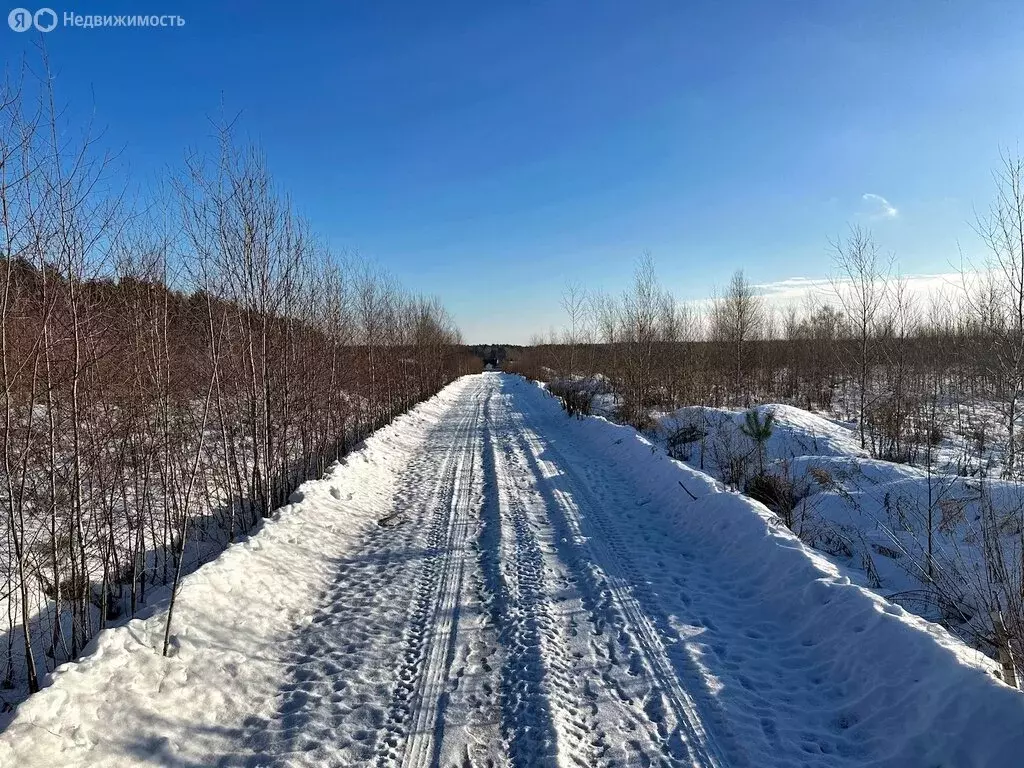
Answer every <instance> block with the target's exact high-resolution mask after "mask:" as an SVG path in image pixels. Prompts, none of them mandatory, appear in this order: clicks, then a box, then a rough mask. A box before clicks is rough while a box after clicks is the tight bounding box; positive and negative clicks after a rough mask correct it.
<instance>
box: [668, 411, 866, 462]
mask: <svg viewBox="0 0 1024 768" xmlns="http://www.w3.org/2000/svg"><path fill="white" fill-rule="evenodd" d="M753 410H755V411H757V412H758V414H759V415H760V416H761V417H762V418H763V417H764V415H765V414H766V413H769V412H770V413H773V414H775V428H774V430H773V432H772V436H771V437H770V438H769V439H768V441H767V443H766V448H767V451H768V454H769V455H770V456H772V457H773V458H776V459H779V458H790V457H794V456H865V455H866V454H865V452H864V451H863V450H861V447H860V438H859V437H858V435H857V434H856V433H855V432H854V431H853V430H852V429H850V428H849V427H847V426H844V425H843V424H840V423H838V422H835V421H832V420H831V419H827V418H825V417H824V416H819V415H818V414H815V413H810V412H809V411H805V410H802V409H800V408H795V407H793V406H791V405H783V404H779V403H774V404H767V405H759V406H757V407H755V408H754V409H753ZM746 413H747V412H746V411H745V410H740V411H734V410H730V409H727V408H710V407H707V406H699V405H694V406H686V407H683V408H679V409H678V410H676V411H673V412H672V413H667V414H660V415H658V416H657V419H656V420H657V422H658V425H659V432H660V433H661V434H663V435H668V434H671V433H672V432H674V431H675V430H677V429H679V428H680V427H686V426H688V427H696V428H698V429H702V430H704V431H706V432H708V434H709V436H710V437H711V439H713V440H729V439H731V438H735V440H736V441H737V442H739V443H742V444H743V445H744V446H746V447H749V442H750V441H749V439H748V438H747V437H746V436H744V435H743V434H742V433H741V432H740V427H741V426H742V425H743V423H744V419H745V418H746ZM698 447H699V446H698Z"/></svg>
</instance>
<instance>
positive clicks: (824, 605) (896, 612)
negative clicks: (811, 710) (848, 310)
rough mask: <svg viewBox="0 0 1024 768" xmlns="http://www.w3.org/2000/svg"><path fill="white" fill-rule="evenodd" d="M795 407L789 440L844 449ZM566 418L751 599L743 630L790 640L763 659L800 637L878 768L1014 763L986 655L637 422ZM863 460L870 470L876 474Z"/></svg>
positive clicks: (1012, 721) (1017, 725) (1017, 736)
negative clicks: (670, 449) (880, 591)
mask: <svg viewBox="0 0 1024 768" xmlns="http://www.w3.org/2000/svg"><path fill="white" fill-rule="evenodd" d="M548 407H551V408H557V404H555V403H553V402H551V403H550V404H549V406H548ZM769 407H771V408H780V407H779V406H769ZM684 410H685V409H684ZM703 410H708V409H703ZM790 410H792V411H798V409H782V411H781V413H780V414H779V417H780V420H784V422H785V423H786V424H788V425H789V429H788V430H784V431H786V432H788V433H789V434H788V435H785V436H784V437H783V440H785V441H789V440H794V439H795V438H793V435H794V434H798V435H799V436H800V439H801V440H802V439H804V438H806V437H807V436H808V435H813V437H814V439H815V440H817V445H818V450H819V451H834V452H845V453H849V452H850V450H851V444H850V438H849V436H848V435H846V434H844V432H843V431H841V430H843V429H844V428H842V427H838V426H836V425H833V427H835V428H834V429H831V430H829V429H826V428H825V425H826V424H827V423H830V422H826V420H817V417H812V418H807V417H806V416H803V415H801V413H802V412H797V413H792V412H790ZM722 413H728V414H730V417H732V414H731V413H730V412H722ZM808 416H810V414H808ZM571 423H572V424H573V426H571V427H569V428H570V429H574V430H578V431H579V432H580V433H582V434H583V436H584V438H585V441H586V443H587V444H588V446H589V447H590V448H591V449H593V450H594V451H596V452H598V453H599V454H603V455H604V456H606V457H607V458H608V459H609V460H611V461H613V462H615V463H616V464H617V465H619V466H622V467H624V468H625V469H626V471H628V472H630V474H631V475H632V476H633V477H635V478H636V480H637V483H638V484H639V485H640V487H641V489H642V491H643V492H646V493H649V494H650V497H651V500H652V501H655V502H657V504H651V505H650V507H651V508H656V507H661V508H663V509H669V510H674V514H673V515H672V524H673V525H674V527H675V530H676V531H677V533H678V536H679V537H680V540H681V541H683V542H685V543H686V545H687V546H688V547H689V548H691V549H692V550H693V551H694V552H699V553H700V560H701V562H702V564H705V565H706V566H707V567H708V568H709V569H711V570H712V571H713V579H714V580H715V581H717V582H719V583H727V584H728V585H729V590H730V592H733V593H736V594H742V595H746V596H748V597H749V600H750V602H751V603H752V604H755V605H756V606H757V614H756V615H750V616H749V617H748V618H749V622H750V625H755V624H756V623H757V622H759V621H768V622H770V623H773V624H775V623H777V624H781V625H782V626H784V627H786V628H787V631H786V633H785V641H784V642H782V643H779V645H778V647H766V648H763V649H762V651H763V653H764V654H765V657H766V658H770V657H771V658H779V657H785V655H786V653H787V647H792V646H796V645H797V644H799V645H800V646H801V647H806V648H813V649H814V650H815V651H816V659H817V662H816V665H815V667H814V668H813V670H812V671H811V672H810V675H811V680H810V682H811V683H813V684H818V683H820V682H822V681H833V682H832V684H833V685H837V686H838V689H839V690H838V691H837V693H838V694H839V696H838V698H839V699H841V701H843V702H845V705H844V706H843V707H841V708H840V710H839V711H837V713H836V717H837V723H838V727H839V728H840V729H843V730H848V732H849V733H850V735H851V738H852V739H854V740H858V739H860V740H864V739H870V740H872V741H873V742H875V741H878V740H881V741H882V743H883V744H884V745H885V747H884V749H883V751H885V750H888V754H889V757H888V758H887V759H886V760H884V761H882V762H877V763H873V764H875V765H886V766H893V767H895V766H908V765H921V766H950V767H952V766H957V767H958V768H961V767H963V766H979V767H980V766H1010V765H1019V764H1021V755H1022V754H1024V696H1022V695H1021V694H1020V693H1018V692H1016V691H1014V690H1012V689H1011V688H1009V687H1008V686H1006V685H1004V684H1002V683H1001V682H1000V681H998V680H997V679H996V678H995V677H994V675H993V670H994V668H995V665H994V663H993V662H992V661H991V660H990V659H988V658H986V657H985V656H983V655H982V654H980V653H979V652H977V651H974V650H972V649H970V648H968V647H967V646H965V645H964V644H963V643H961V642H959V641H958V640H957V639H956V638H954V637H953V636H952V635H950V634H949V633H948V632H947V631H946V630H945V629H943V628H942V627H940V626H938V625H937V624H933V623H930V622H928V621H925V620H924V619H922V618H919V617H917V616H914V615H912V614H910V613H908V612H906V611H905V610H903V609H902V608H900V607H899V606H897V605H894V604H892V603H890V602H888V601H886V600H885V599H884V598H882V597H880V596H879V595H877V594H875V593H874V592H872V591H870V590H869V589H866V588H864V587H861V586H858V585H857V584H854V583H853V582H852V580H851V579H850V574H849V572H848V571H847V570H846V569H844V568H843V567H841V566H839V565H837V564H836V563H834V562H832V561H831V560H830V559H828V558H827V557H826V556H824V555H822V554H821V553H819V552H816V551H815V550H813V549H811V548H810V547H808V546H806V545H804V544H803V543H802V542H801V541H800V540H799V539H798V538H797V537H796V536H795V535H794V534H793V533H791V532H790V531H789V530H788V529H786V528H785V527H784V526H783V525H781V523H780V521H779V520H778V518H777V517H776V516H775V515H774V514H773V513H772V512H771V511H769V510H768V509H767V508H765V507H764V506H763V505H761V504H759V503H758V502H755V501H752V500H750V499H748V498H746V497H744V496H741V495H739V494H736V493H732V492H729V491H727V490H726V489H725V487H724V486H723V485H722V484H721V483H719V482H717V481H715V480H713V479H712V478H710V477H709V476H707V475H705V474H703V473H701V472H698V471H697V470H695V469H692V468H690V467H688V466H687V465H685V464H683V463H681V462H678V461H675V460H673V459H671V458H669V457H668V456H667V455H665V454H664V453H663V452H662V450H661V449H659V448H658V447H657V446H655V445H653V444H652V443H651V442H650V441H649V440H647V439H646V438H644V437H642V436H641V435H639V434H638V433H637V432H636V431H635V430H633V429H632V428H629V427H625V426H620V425H616V424H612V423H610V422H608V421H606V420H604V419H602V418H600V417H591V418H588V419H584V420H581V421H573V422H571ZM846 432H848V430H846ZM854 447H856V446H854ZM857 450H859V448H857ZM844 461H852V460H851V459H844ZM860 461H862V460H858V462H860ZM866 466H867V472H868V473H870V472H871V471H872V470H876V471H877V470H878V468H877V467H874V466H873V465H872V464H870V463H868V464H867V465H866ZM912 473H913V470H908V471H907V472H906V473H905V474H908V475H909V474H912ZM691 495H692V496H695V497H696V500H692V499H691ZM766 642H767V640H766ZM835 681H838V682H835ZM741 682H742V681H741ZM814 764H818V763H814Z"/></svg>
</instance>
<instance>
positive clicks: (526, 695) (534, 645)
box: [484, 393, 599, 766]
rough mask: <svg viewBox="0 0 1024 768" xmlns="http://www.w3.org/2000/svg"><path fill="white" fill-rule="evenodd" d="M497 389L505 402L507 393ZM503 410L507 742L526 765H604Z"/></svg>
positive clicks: (500, 576) (497, 461) (499, 606)
mask: <svg viewBox="0 0 1024 768" xmlns="http://www.w3.org/2000/svg"><path fill="white" fill-rule="evenodd" d="M494 397H496V398H497V399H498V401H499V403H501V404H502V405H504V398H502V397H500V396H499V395H497V393H496V394H495V396H494ZM492 399H493V398H492ZM496 410H497V413H498V414H500V418H498V419H492V418H490V417H492V416H493V415H494V411H493V410H491V409H490V408H488V417H489V418H488V419H487V422H486V423H485V427H484V429H485V440H484V457H485V463H484V472H485V482H487V483H488V485H489V486H490V485H492V484H493V486H494V488H495V489H496V490H495V493H496V495H497V499H496V502H495V504H493V505H490V506H489V507H488V525H487V530H488V533H489V534H490V535H489V536H488V537H487V541H486V544H487V551H488V556H487V557H486V558H485V560H484V565H485V569H486V570H485V577H486V578H487V579H488V581H489V582H490V583H491V585H492V586H491V592H492V593H493V594H494V601H493V604H492V611H493V614H494V617H495V623H496V624H497V625H498V626H499V628H500V635H499V636H500V638H501V646H502V652H503V654H504V660H503V664H502V668H501V718H502V732H503V735H504V741H505V745H506V749H507V752H508V754H509V755H510V757H511V758H512V762H513V763H514V764H515V765H518V766H557V765H561V764H563V763H562V761H561V760H560V757H561V756H562V755H568V756H570V758H571V759H573V760H574V762H576V764H578V765H581V766H596V765H598V764H599V761H598V755H597V754H596V752H595V751H594V750H592V749H590V747H589V745H588V744H587V742H586V734H587V724H586V723H582V722H580V720H579V716H578V714H577V713H578V711H579V710H580V706H581V692H580V691H579V690H577V688H578V686H577V685H576V684H575V683H574V681H573V678H572V676H571V673H570V669H571V661H570V658H571V657H570V653H569V650H568V648H567V647H566V644H565V638H564V637H562V635H561V633H560V628H559V625H558V623H557V622H556V621H555V619H554V618H553V615H552V614H553V608H552V605H551V595H550V584H549V583H548V578H547V576H546V572H545V571H546V568H545V563H544V555H543V552H542V551H541V547H540V544H539V542H538V539H537V535H536V533H535V532H534V530H533V527H532V525H531V522H530V520H529V518H528V515H527V514H526V509H525V506H524V505H523V503H522V495H523V491H524V489H523V488H522V487H521V486H520V485H519V484H518V483H516V482H515V478H516V474H515V473H514V472H512V471H511V469H512V467H511V464H510V461H509V451H510V447H511V440H512V436H511V435H510V433H509V423H508V416H507V407H499V408H498V409H496ZM492 421H493V423H494V429H493V430H492V428H491V424H492ZM499 442H501V443H503V444H504V449H503V450H502V449H499V445H498V443H499Z"/></svg>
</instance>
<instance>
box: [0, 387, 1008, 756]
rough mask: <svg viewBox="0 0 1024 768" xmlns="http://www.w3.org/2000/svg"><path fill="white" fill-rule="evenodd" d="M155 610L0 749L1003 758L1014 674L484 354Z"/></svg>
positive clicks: (719, 490) (55, 692)
mask: <svg viewBox="0 0 1024 768" xmlns="http://www.w3.org/2000/svg"><path fill="white" fill-rule="evenodd" d="M680 484H682V485H683V486H685V490H684V489H683V488H682V487H681V485H680ZM690 494H692V495H693V496H696V497H697V500H696V501H693V500H691V498H690ZM380 520H384V521H385V524H384V525H380V524H378V521H380ZM163 621H164V615H163V614H157V615H154V616H152V617H149V618H146V619H140V620H135V621H132V622H131V623H130V624H128V625H126V626H124V627H120V628H116V629H111V630H106V631H104V632H102V633H100V635H99V636H98V637H97V639H96V640H95V641H94V642H93V644H92V645H91V647H90V648H89V649H88V651H87V655H86V656H85V658H83V659H82V660H81V661H80V662H78V663H73V664H67V665H64V666H63V667H61V668H60V669H59V670H58V671H57V672H56V673H55V674H54V675H53V676H52V680H51V681H50V684H49V686H48V687H47V688H46V689H44V690H43V691H42V692H41V693H39V694H36V695H35V696H32V697H31V698H30V699H29V700H28V701H26V702H25V703H24V704H22V705H21V707H20V708H19V710H18V712H17V714H16V716H15V718H14V719H13V722H12V723H11V724H10V726H9V727H8V728H7V729H6V731H4V732H3V733H2V734H0V765H2V766H19V767H20V768H29V767H31V766H40V767H42V766H45V767H46V768H53V767H54V766H69V767H71V766H83V767H84V766H96V767H103V766H134V765H161V766H172V767H177V768H191V767H198V766H251V767H253V768H255V767H256V766H286V765H289V766H291V765H293V766H323V765H331V766H356V765H378V766H398V765H402V766H428V765H439V766H452V765H455V766H478V765H479V766H483V765H495V766H511V765H516V766H605V765H607V766H610V765H626V766H633V765H635V766H641V765H642V766H647V765H669V766H689V765H697V766H759V767H760V766H893V767H894V768H895V767H896V766H901V767H905V766H911V767H912V766H922V767H924V766H928V767H929V768H935V767H937V766H949V767H950V768H952V767H953V766H956V767H957V768H965V767H967V768H970V767H971V766H1012V765H1019V764H1020V763H1021V755H1024V696H1021V695H1020V694H1018V693H1017V692H1015V691H1012V690H1011V689H1010V688H1008V687H1006V686H1004V685H1003V684H1002V683H1000V682H998V681H996V680H995V679H994V678H993V676H992V675H991V662H989V661H988V660H987V659H984V658H983V657H981V656H980V655H979V654H976V653H974V652H972V651H970V650H969V649H967V648H966V647H965V646H963V645H962V644H960V643H958V642H957V641H956V640H954V639H953V638H952V637H951V636H950V635H949V634H948V633H947V632H945V630H943V629H941V628H940V627H938V626H936V625H934V624H930V623H928V622H926V621H924V620H923V619H919V618H917V617H914V616H911V615H910V614H908V613H906V612H905V611H903V610H902V609H900V608H899V607H896V606H893V605H892V604H890V603H888V602H886V601H885V600H884V599H882V598H881V597H879V596H877V595H875V594H873V593H872V592H870V591H868V590H866V589H863V588H861V587H859V586H856V585H855V584H852V583H851V582H850V579H849V578H847V576H846V575H844V573H843V572H842V571H841V570H840V568H839V567H837V566H836V565H834V564H833V563H831V562H830V561H829V560H827V559H826V558H825V557H824V556H822V555H820V554H818V553H816V552H814V551H813V550H811V549H809V548H808V547H806V546H804V545H803V544H801V543H800V541H799V540H798V539H796V537H795V536H793V535H792V534H791V533H790V532H789V531H788V530H786V529H784V528H783V527H781V526H780V525H778V523H777V520H776V519H775V518H774V516H773V515H772V514H771V513H770V512H768V510H766V509H765V508H764V507H762V506H761V505H759V504H757V503H756V502H753V501H750V500H748V499H745V498H744V497H742V496H739V495H737V494H734V493H729V492H727V491H725V490H724V488H723V487H722V486H721V484H719V483H717V482H716V481H714V480H712V479H711V478H710V477H708V476H707V475H705V474H702V473H700V472H698V471H696V470H694V469H691V468H689V467H686V466H685V465H683V464H681V463H679V462H676V461H674V460H671V459H669V458H668V457H667V456H665V455H664V454H663V453H662V452H661V451H660V450H659V449H656V448H655V447H654V446H652V445H651V444H650V443H649V442H648V441H647V440H646V439H644V438H643V437H641V436H640V435H638V434H637V433H636V432H635V431H633V430H631V429H629V428H627V427H620V426H616V425H613V424H611V423H609V422H607V421H605V420H603V419H600V418H590V419H584V420H575V419H568V418H566V416H565V415H564V414H563V413H562V411H561V410H560V408H559V407H558V404H557V403H556V401H555V400H554V399H552V398H550V397H548V396H547V395H546V394H545V393H544V392H543V391H542V390H541V389H540V388H538V387H535V386H534V385H532V384H529V383H527V382H525V381H523V380H521V379H519V378H516V377H511V376H506V375H503V374H497V373H485V374H483V375H479V376H472V377H466V378H463V379H460V380H459V381H457V382H456V383H454V384H452V385H451V386H449V387H448V388H446V389H445V390H444V391H443V392H442V393H441V394H439V395H438V396H436V397H435V398H433V399H432V400H430V401H429V402H427V403H425V404H423V405H421V406H419V407H418V408H416V409H415V410H414V411H412V412H411V413H410V414H408V415H406V416H403V417H401V418H399V419H397V420H396V421H395V422H394V423H393V424H392V425H391V426H389V427H387V428H385V429H383V430H381V431H380V432H378V433H377V434H376V435H375V436H373V437H372V438H370V439H369V440H368V441H367V443H366V446H365V448H363V449H362V450H360V451H359V452H357V453H355V454H353V455H351V456H350V457H349V458H348V459H347V461H345V462H344V463H343V464H342V465H340V466H338V467H335V468H334V469H332V471H331V472H330V473H329V474H328V475H327V476H326V477H325V478H324V479H322V480H318V481H313V482H309V483H306V484H305V485H304V486H303V487H302V488H301V489H300V491H299V492H298V493H297V494H296V496H295V497H294V498H293V503H292V504H290V505H288V506H287V507H285V508H283V509H282V510H280V511H279V512H278V513H276V514H275V516H274V518H273V519H272V520H270V521H268V522H267V524H266V525H265V526H264V528H263V529H262V530H261V531H260V532H259V533H258V534H257V535H255V536H254V537H252V538H251V539H250V540H249V541H247V542H245V543H241V544H237V545H234V546H232V547H230V548H229V549H228V550H227V551H226V552H225V553H224V554H223V555H222V556H221V557H220V558H218V559H217V560H216V561H214V562H212V563H210V564H208V565H206V566H204V567H202V568H201V569H200V570H198V571H197V572H196V573H194V574H192V575H190V576H188V577H187V578H186V579H185V580H184V582H183V587H182V589H181V593H180V598H179V602H178V607H177V609H176V616H175V625H174V626H175V629H174V643H173V645H174V649H175V652H174V654H173V655H172V656H171V657H170V658H163V657H162V656H160V655H159V654H158V653H157V652H156V650H155V649H156V648H159V645H160V642H161V635H162V630H163Z"/></svg>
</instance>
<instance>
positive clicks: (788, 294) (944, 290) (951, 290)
mask: <svg viewBox="0 0 1024 768" xmlns="http://www.w3.org/2000/svg"><path fill="white" fill-rule="evenodd" d="M981 274H982V273H980V272H975V271H969V272H966V273H960V272H942V273H938V274H931V275H903V276H902V279H903V280H904V281H905V282H906V284H907V290H908V291H909V292H910V293H911V295H913V296H915V297H916V298H917V299H918V300H919V301H929V300H931V299H932V297H936V296H943V297H945V298H948V299H950V300H951V301H953V304H951V306H955V300H956V299H958V298H959V297H962V296H963V295H964V294H965V292H966V290H967V286H969V285H970V284H971V283H972V282H973V281H975V280H977V279H978V278H979V277H980V276H981ZM847 283H848V281H846V280H843V279H838V280H831V279H829V278H818V277H788V278H786V279H784V280H775V281H773V282H770V283H760V284H758V285H755V286H754V289H755V290H756V291H757V293H758V294H760V295H761V296H762V297H763V298H764V300H765V301H766V302H767V303H768V304H769V305H774V306H783V307H784V306H787V305H791V304H800V303H802V302H803V301H804V300H805V299H806V298H808V297H810V296H813V297H814V298H816V299H817V300H819V301H832V302H833V303H835V297H836V288H839V289H840V290H842V289H843V287H844V286H845V285H846V284H847Z"/></svg>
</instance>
